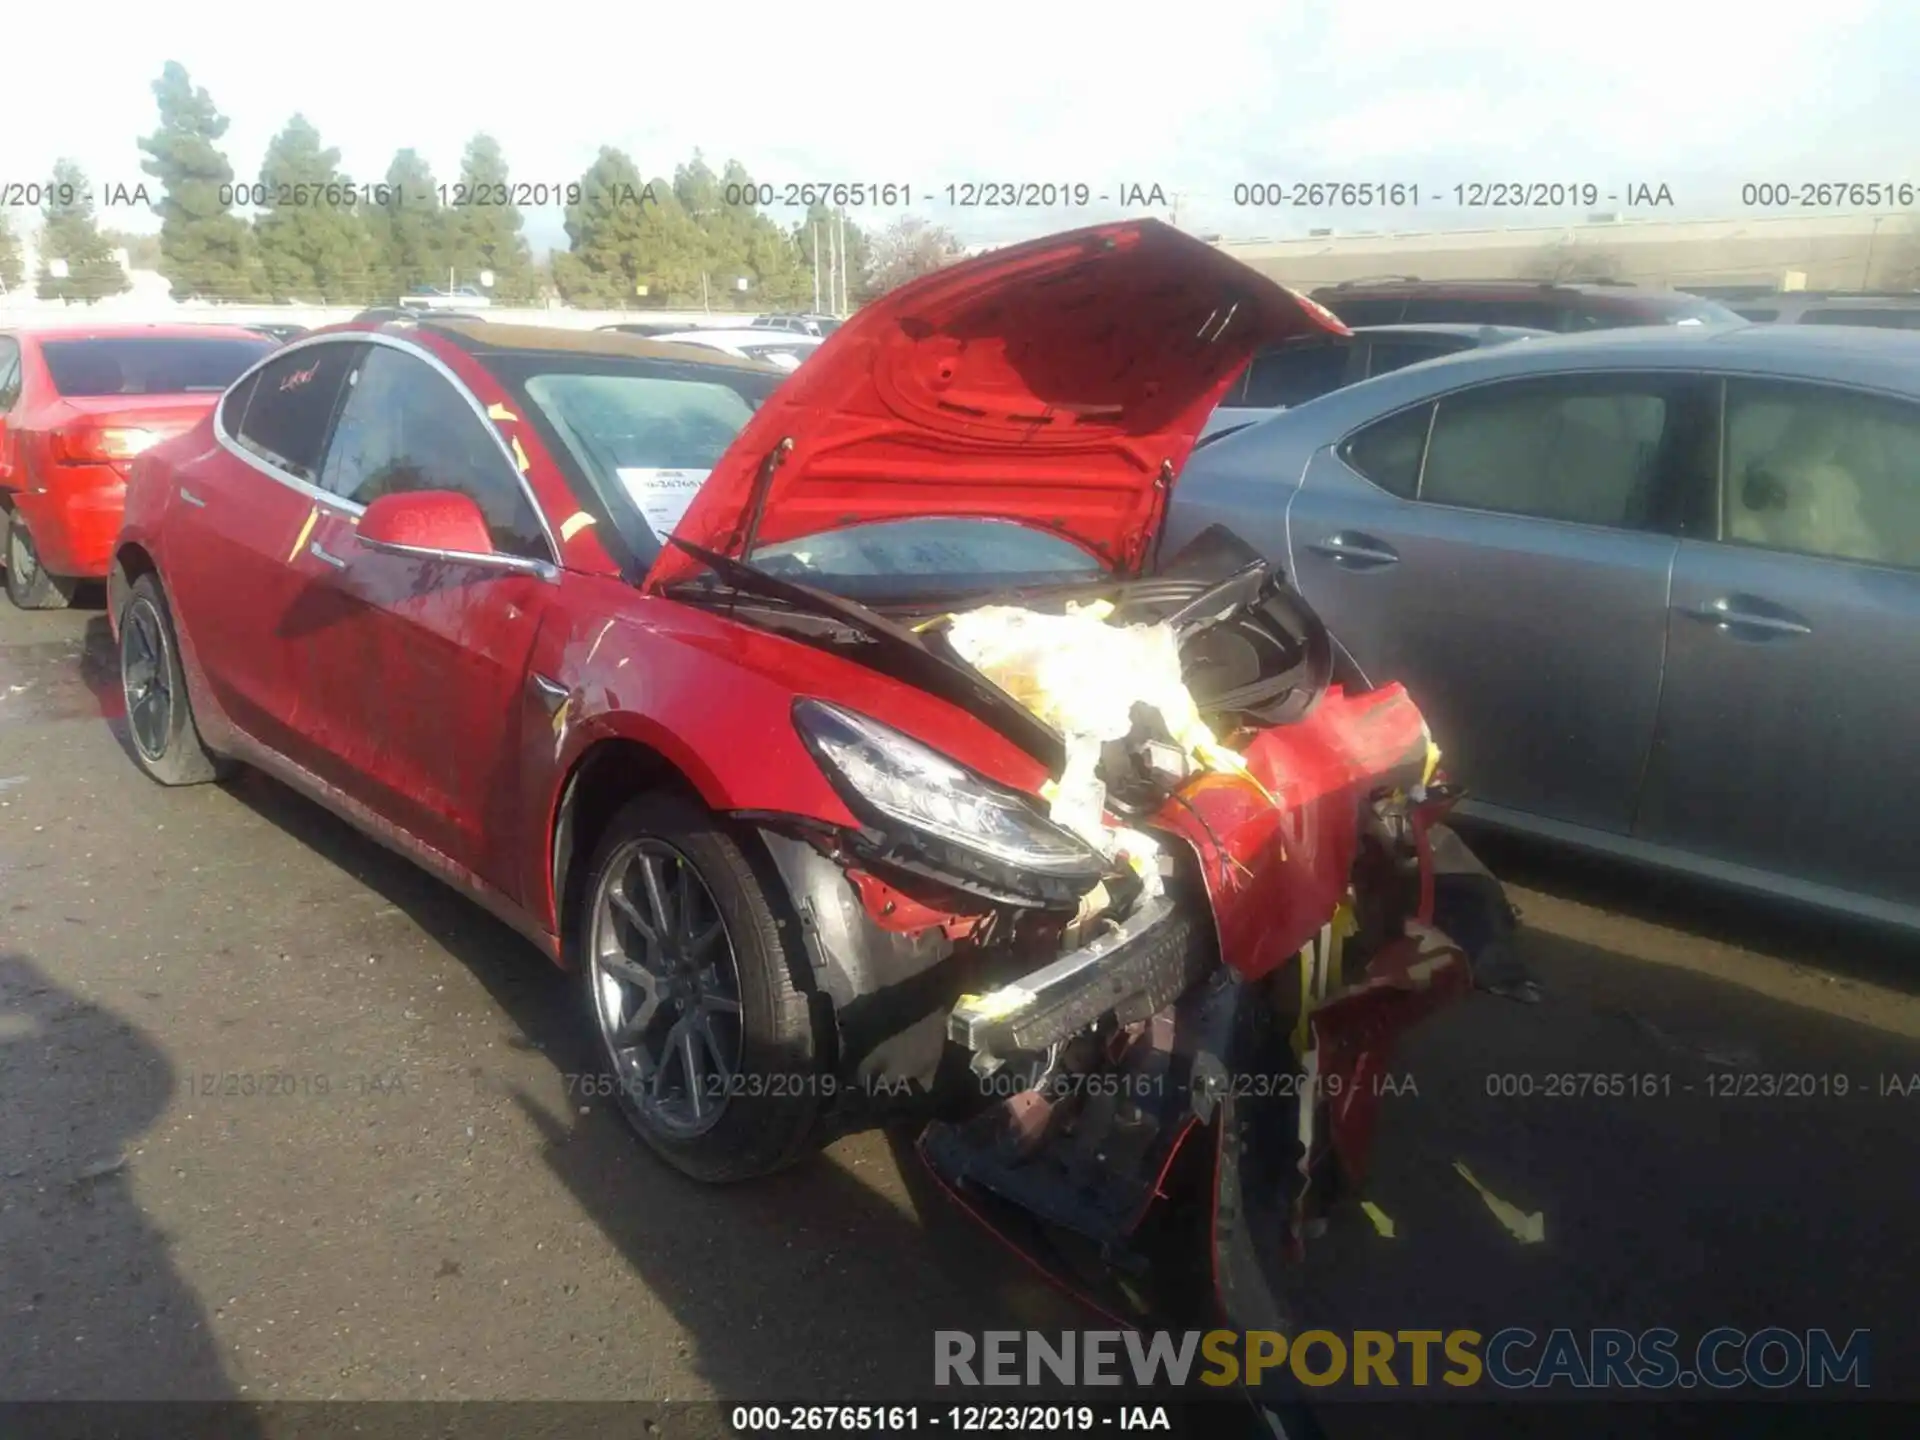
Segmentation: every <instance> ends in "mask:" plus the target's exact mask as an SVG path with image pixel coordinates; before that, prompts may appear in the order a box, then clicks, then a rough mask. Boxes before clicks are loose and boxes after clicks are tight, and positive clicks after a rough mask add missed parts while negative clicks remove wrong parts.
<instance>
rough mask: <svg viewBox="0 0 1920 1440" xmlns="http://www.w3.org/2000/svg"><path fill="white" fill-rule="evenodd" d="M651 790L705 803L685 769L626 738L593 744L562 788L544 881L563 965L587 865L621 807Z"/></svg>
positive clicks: (567, 961) (568, 959)
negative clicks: (672, 792)
mask: <svg viewBox="0 0 1920 1440" xmlns="http://www.w3.org/2000/svg"><path fill="white" fill-rule="evenodd" d="M651 790H673V791H677V792H679V793H681V794H684V795H686V796H688V797H690V798H691V799H693V800H696V801H698V802H700V803H701V804H705V803H706V802H705V800H704V798H703V797H702V796H701V794H700V789H699V787H698V786H697V785H695V784H694V782H693V780H692V778H691V777H689V776H688V775H687V774H686V772H685V771H683V770H682V769H681V768H680V767H679V766H678V765H676V764H674V763H673V761H671V760H670V759H668V758H667V756H666V755H665V754H663V753H662V752H661V751H659V750H657V749H655V748H654V747H653V746H651V745H649V744H647V743H646V742H645V741H643V740H636V739H633V738H631V737H629V736H609V737H607V738H605V739H601V740H596V741H595V742H594V743H593V744H592V745H590V746H588V747H587V749H586V750H585V751H584V752H582V754H581V755H580V758H579V759H578V760H576V761H575V762H574V764H573V767H572V768H571V769H570V770H568V771H567V776H566V779H565V780H563V781H562V782H561V784H560V793H559V795H558V797H557V798H556V800H555V801H554V806H553V812H552V814H551V816H550V817H549V820H548V825H547V883H548V885H549V887H550V892H551V894H552V897H553V923H554V934H555V936H556V938H557V939H558V941H559V944H558V947H557V954H558V958H559V961H560V964H561V965H562V966H563V967H569V968H570V967H571V963H572V961H571V957H570V956H569V955H568V954H567V945H566V936H567V934H568V927H569V921H571V920H572V918H573V917H574V916H575V915H576V914H577V913H578V908H579V905H580V901H581V890H582V888H583V887H584V885H585V883H586V878H587V877H586V870H587V866H586V862H587V860H588V859H589V858H590V857H591V856H592V854H593V852H594V850H595V848H596V847H597V846H598V845H599V843H600V837H601V836H602V835H603V834H604V833H605V832H606V828H607V825H608V824H609V823H610V822H611V821H612V819H613V817H614V816H615V815H616V814H618V813H619V810H620V807H621V806H623V805H625V804H626V803H627V802H628V801H629V800H631V799H633V797H634V796H636V795H641V794H645V793H647V792H648V791H651Z"/></svg>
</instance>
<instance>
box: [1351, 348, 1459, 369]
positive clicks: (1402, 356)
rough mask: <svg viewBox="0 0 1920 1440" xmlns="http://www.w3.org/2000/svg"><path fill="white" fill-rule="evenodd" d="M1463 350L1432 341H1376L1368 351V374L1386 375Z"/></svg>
mask: <svg viewBox="0 0 1920 1440" xmlns="http://www.w3.org/2000/svg"><path fill="white" fill-rule="evenodd" d="M1463 348H1465V347H1463V346H1459V345H1448V344H1446V343H1444V342H1436V341H1432V340H1376V341H1374V342H1373V344H1372V345H1371V346H1370V347H1368V350H1367V374H1368V375H1369V376H1374V375H1385V374H1388V373H1389V372H1391V371H1394V370H1402V369H1405V368H1406V367H1407V366H1409V365H1417V364H1419V363H1420V362H1421V361H1422V360H1432V359H1435V358H1436V357H1438V356H1441V355H1451V354H1453V353H1454V352H1455V351H1457V350H1460V349H1463Z"/></svg>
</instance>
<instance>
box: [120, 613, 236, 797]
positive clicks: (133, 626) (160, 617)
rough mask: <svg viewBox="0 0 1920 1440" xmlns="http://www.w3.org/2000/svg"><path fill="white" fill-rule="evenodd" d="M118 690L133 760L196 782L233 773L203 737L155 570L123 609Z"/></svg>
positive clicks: (178, 781) (171, 780)
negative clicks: (124, 700) (124, 707)
mask: <svg viewBox="0 0 1920 1440" xmlns="http://www.w3.org/2000/svg"><path fill="white" fill-rule="evenodd" d="M120 689H121V693H122V695H123V696H124V697H125V699H126V705H127V730H128V732H129V734H130V735H131V738H132V740H133V756H134V759H135V760H137V761H138V762H139V764H140V768H141V769H142V770H144V771H146V772H147V774H149V775H151V776H152V777H153V778H154V779H155V780H158V781H159V782H160V783H161V784H162V785H198V784H201V783H203V782H205V781H208V780H223V779H225V778H226V777H227V776H228V775H230V774H231V773H232V772H233V770H234V768H235V767H234V764H233V762H232V761H230V760H227V759H225V758H224V757H222V756H219V755H215V754H214V753H213V752H212V751H211V750H209V749H207V747H206V744H205V742H204V741H202V740H201V738H200V727H199V726H198V725H196V724H195V723H194V719H193V706H192V705H191V703H189V701H188V698H187V681H186V675H185V672H184V671H183V670H182V669H181V666H180V645H179V638H178V636H177V635H176V634H175V632H174V628H173V615H172V613H171V612H170V611H169V610H168V609H167V600H166V596H165V595H164V594H163V593H162V592H161V589H160V581H159V580H158V578H156V577H155V576H152V575H142V576H141V577H140V578H139V579H138V580H136V581H134V582H133V591H132V593H131V594H130V595H129V596H128V597H127V603H126V607H125V608H124V609H123V610H122V611H121V612H120Z"/></svg>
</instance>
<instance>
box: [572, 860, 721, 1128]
mask: <svg viewBox="0 0 1920 1440" xmlns="http://www.w3.org/2000/svg"><path fill="white" fill-rule="evenodd" d="M592 927H593V928H592V930H591V932H590V934H589V942H590V943H589V949H588V965H589V966H590V968H591V973H590V975H589V977H588V979H589V983H590V984H591V986H592V990H593V1005H594V1014H595V1018H596V1019H597V1020H598V1022H599V1026H600V1038H601V1041H602V1043H603V1044H604V1045H605V1046H606V1051H607V1056H608V1059H609V1061H610V1062H611V1063H612V1066H613V1073H614V1078H615V1082H616V1083H617V1084H618V1085H619V1086H620V1095H621V1097H622V1099H623V1100H624V1101H625V1103H626V1104H627V1105H628V1106H629V1107H630V1108H632V1109H633V1110H634V1111H636V1112H637V1113H638V1115H639V1116H640V1118H641V1119H643V1120H644V1121H647V1122H649V1123H650V1124H652V1125H653V1126H655V1127H657V1128H658V1129H659V1130H661V1131H663V1132H665V1133H666V1134H668V1135H671V1136H674V1137H676V1138H687V1137H691V1136H695V1135H701V1134H705V1133H706V1132H707V1131H708V1130H711V1129H712V1128H713V1127H714V1125H716V1124H717V1123H718V1122H719V1120H720V1117H721V1115H722V1114H724V1113H725V1110H726V1105H727V1097H728V1095H729V1094H730V1093H731V1092H732V1090H733V1087H734V1083H735V1082H734V1077H735V1076H736V1075H737V1074H738V1073H739V1069H740V1052H741V1029H740V975H739V966H738V963H737V961H736V958H735V955H734V949H733V942H732V939H731V937H730V936H729V935H728V934H727V927H726V922H725V921H724V920H723V919H722V918H721V916H720V910H719V906H718V904H717V903H716V902H715V900H714V898H713V892H712V891H711V890H709V889H708V888H707V884H706V882H705V881H704V880H702V879H701V878H700V873H699V871H698V870H697V869H695V868H694V865H693V862H692V861H691V860H689V859H688V858H687V857H686V856H685V855H684V854H682V853H681V852H680V851H679V850H677V849H676V848H675V847H674V846H672V845H670V844H668V843H667V842H666V841H664V840H656V839H652V838H650V837H646V838H641V839H637V840H632V841H629V842H628V843H627V844H626V845H623V846H622V847H621V848H620V849H618V850H616V851H615V852H614V854H613V856H612V857H611V859H610V860H609V862H608V864H607V866H606V868H605V869H604V870H603V871H602V872H601V880H600V887H599V891H598V893H597V894H596V895H595V896H594V899H593V911H592Z"/></svg>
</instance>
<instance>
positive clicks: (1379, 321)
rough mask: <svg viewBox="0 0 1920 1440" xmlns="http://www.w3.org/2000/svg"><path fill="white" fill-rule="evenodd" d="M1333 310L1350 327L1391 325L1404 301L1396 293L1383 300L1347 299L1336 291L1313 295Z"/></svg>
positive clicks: (1404, 303) (1398, 315)
mask: <svg viewBox="0 0 1920 1440" xmlns="http://www.w3.org/2000/svg"><path fill="white" fill-rule="evenodd" d="M1313 298H1314V299H1315V300H1317V301H1318V302H1319V303H1320V304H1322V305H1324V306H1326V307H1327V309H1329V310H1331V311H1333V313H1334V314H1336V315H1338V316H1339V317H1340V318H1341V319H1342V320H1344V321H1346V323H1347V325H1348V326H1349V327H1350V328H1353V327H1358V326H1361V325H1391V324H1393V323H1394V322H1396V321H1397V320H1399V319H1400V312H1401V311H1402V310H1403V309H1405V308H1406V303H1407V302H1406V301H1405V300H1403V299H1401V298H1400V297H1399V296H1398V295H1396V296H1393V297H1392V298H1391V299H1384V300H1359V299H1349V298H1347V297H1346V296H1343V295H1341V294H1340V293H1339V292H1338V291H1322V292H1321V293H1319V294H1318V295H1315V296H1314V297H1313Z"/></svg>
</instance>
